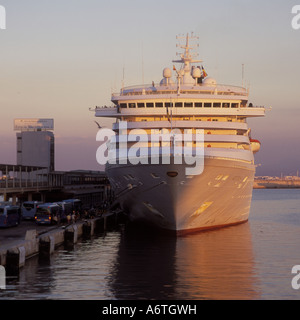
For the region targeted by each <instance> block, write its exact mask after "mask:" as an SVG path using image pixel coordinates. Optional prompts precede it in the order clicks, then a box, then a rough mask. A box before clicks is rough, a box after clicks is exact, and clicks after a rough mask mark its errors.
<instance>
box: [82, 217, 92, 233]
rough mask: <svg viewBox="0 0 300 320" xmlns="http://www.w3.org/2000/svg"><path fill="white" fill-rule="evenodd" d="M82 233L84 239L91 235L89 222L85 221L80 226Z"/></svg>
mask: <svg viewBox="0 0 300 320" xmlns="http://www.w3.org/2000/svg"><path fill="white" fill-rule="evenodd" d="M82 233H83V236H84V237H88V236H90V235H91V234H92V225H91V221H85V222H84V224H83V226H82Z"/></svg>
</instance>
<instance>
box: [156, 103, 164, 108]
mask: <svg viewBox="0 0 300 320" xmlns="http://www.w3.org/2000/svg"><path fill="white" fill-rule="evenodd" d="M163 106H164V104H163V103H162V102H156V103H155V107H156V108H162V107H163Z"/></svg>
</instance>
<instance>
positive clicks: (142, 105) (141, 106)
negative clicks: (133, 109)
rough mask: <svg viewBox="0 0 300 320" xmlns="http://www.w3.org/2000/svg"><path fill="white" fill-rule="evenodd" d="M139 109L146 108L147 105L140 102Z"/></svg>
mask: <svg viewBox="0 0 300 320" xmlns="http://www.w3.org/2000/svg"><path fill="white" fill-rule="evenodd" d="M137 105H138V108H145V103H144V102H138V104H137Z"/></svg>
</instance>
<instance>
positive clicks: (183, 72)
mask: <svg viewBox="0 0 300 320" xmlns="http://www.w3.org/2000/svg"><path fill="white" fill-rule="evenodd" d="M176 39H178V40H179V43H178V44H177V45H176V47H179V48H181V49H183V50H184V51H183V52H182V53H177V55H179V56H180V59H178V60H172V62H175V63H183V67H181V69H180V70H179V71H177V69H176V68H175V66H174V67H173V70H174V71H176V73H177V81H178V94H179V93H180V84H181V83H182V84H193V83H194V79H193V77H192V74H191V63H200V62H202V60H195V59H194V58H195V57H197V56H198V53H195V52H191V50H193V49H194V48H195V47H199V44H197V45H191V44H190V42H191V41H190V40H195V39H197V40H198V39H199V37H196V36H194V35H193V33H191V35H189V34H188V33H187V34H186V36H185V37H184V36H177V37H176ZM182 39H185V44H181V43H180V40H182Z"/></svg>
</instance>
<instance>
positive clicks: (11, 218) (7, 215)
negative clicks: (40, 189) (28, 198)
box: [0, 205, 21, 227]
mask: <svg viewBox="0 0 300 320" xmlns="http://www.w3.org/2000/svg"><path fill="white" fill-rule="evenodd" d="M20 222H21V210H20V207H18V206H13V205H1V206H0V227H12V226H17V225H19V224H20Z"/></svg>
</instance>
